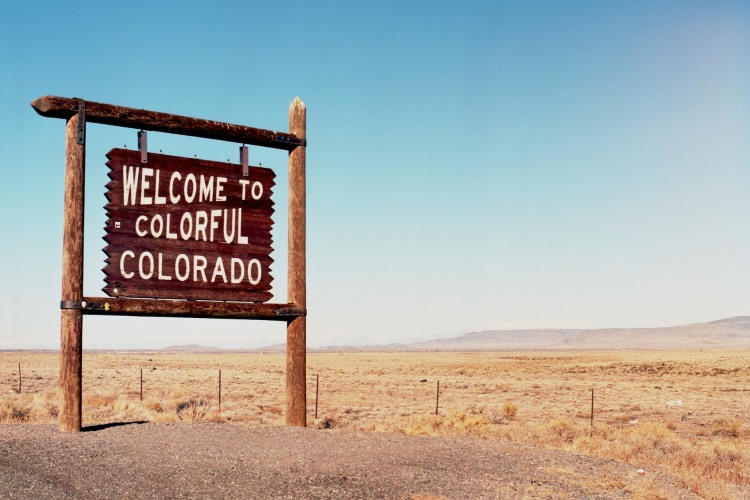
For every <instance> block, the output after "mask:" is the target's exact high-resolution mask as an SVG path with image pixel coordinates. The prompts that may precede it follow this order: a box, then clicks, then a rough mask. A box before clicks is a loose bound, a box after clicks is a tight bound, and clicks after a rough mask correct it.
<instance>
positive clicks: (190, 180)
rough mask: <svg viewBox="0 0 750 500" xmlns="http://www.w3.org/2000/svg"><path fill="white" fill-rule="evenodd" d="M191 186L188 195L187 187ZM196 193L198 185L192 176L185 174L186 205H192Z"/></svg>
mask: <svg viewBox="0 0 750 500" xmlns="http://www.w3.org/2000/svg"><path fill="white" fill-rule="evenodd" d="M189 184H192V185H193V187H192V188H191V191H190V193H188V185H189ZM196 191H198V183H197V181H196V180H195V175H194V174H187V177H185V201H187V202H188V203H192V202H193V200H194V199H195V193H196Z"/></svg>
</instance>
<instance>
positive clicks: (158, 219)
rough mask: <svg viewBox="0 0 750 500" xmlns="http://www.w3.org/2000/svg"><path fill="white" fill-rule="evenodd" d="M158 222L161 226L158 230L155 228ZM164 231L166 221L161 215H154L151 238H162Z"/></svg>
mask: <svg viewBox="0 0 750 500" xmlns="http://www.w3.org/2000/svg"><path fill="white" fill-rule="evenodd" d="M141 217H143V216H141ZM157 222H158V225H159V229H158V230H157V229H156V227H155V226H156V223H157ZM163 230H164V219H162V218H161V215H159V214H156V215H154V217H153V218H152V219H151V236H153V237H154V238H158V237H159V236H161V232H162V231H163Z"/></svg>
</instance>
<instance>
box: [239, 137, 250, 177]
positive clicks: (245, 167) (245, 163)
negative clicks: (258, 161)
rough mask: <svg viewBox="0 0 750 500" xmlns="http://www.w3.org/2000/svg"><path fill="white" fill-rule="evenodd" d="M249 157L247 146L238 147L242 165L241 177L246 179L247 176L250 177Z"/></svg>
mask: <svg viewBox="0 0 750 500" xmlns="http://www.w3.org/2000/svg"><path fill="white" fill-rule="evenodd" d="M249 156H250V153H249V151H248V148H247V146H245V145H242V146H240V163H241V164H242V176H243V177H247V176H248V175H250V171H249V165H250V163H249V161H250V159H249Z"/></svg>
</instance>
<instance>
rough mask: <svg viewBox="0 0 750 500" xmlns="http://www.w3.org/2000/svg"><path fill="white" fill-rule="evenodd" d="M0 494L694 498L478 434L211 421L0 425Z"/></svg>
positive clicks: (657, 475)
mask: <svg viewBox="0 0 750 500" xmlns="http://www.w3.org/2000/svg"><path fill="white" fill-rule="evenodd" d="M0 479H1V481H0V498H8V499H11V498H35V499H57V498H92V499H93V498H96V499H100V498H290V499H291V498H294V499H300V498H362V499H365V498H394V499H421V500H426V499H441V498H451V499H453V498H455V499H464V498H488V499H497V498H501V499H505V498H508V499H521V498H576V499H594V498H696V497H695V496H694V495H693V494H692V493H690V492H688V491H687V490H684V489H681V488H680V487H678V486H677V481H675V479H674V478H673V477H671V476H669V475H668V473H661V472H659V471H647V472H646V475H639V474H638V473H637V470H636V469H635V468H634V467H633V466H632V465H629V464H625V463H623V462H617V461H612V460H602V459H596V458H591V457H586V456H582V455H577V454H572V453H566V452H562V451H555V450H544V449H540V448H532V447H525V446H522V445H517V444H512V443H506V442H492V441H486V440H471V439H454V438H436V437H415V436H405V435H399V434H392V433H372V432H370V433H364V432H352V431H335V430H321V429H311V428H307V429H301V428H289V427H257V428H243V427H239V426H230V425H221V424H212V423H163V424H155V423H128V424H117V425H114V424H110V425H104V426H92V427H88V428H86V429H85V432H82V433H78V434H66V433H61V432H59V431H58V430H57V428H56V426H54V425H31V424H26V425H2V426H0Z"/></svg>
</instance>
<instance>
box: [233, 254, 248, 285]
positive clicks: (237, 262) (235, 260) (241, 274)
mask: <svg viewBox="0 0 750 500" xmlns="http://www.w3.org/2000/svg"><path fill="white" fill-rule="evenodd" d="M237 267H239V275H237V272H236V271H235V270H236V269H237ZM230 272H231V273H232V275H231V278H230V279H231V281H232V283H240V282H241V281H242V278H244V277H245V265H244V264H243V263H242V261H241V260H240V259H238V258H236V257H232V260H231V261H230Z"/></svg>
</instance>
